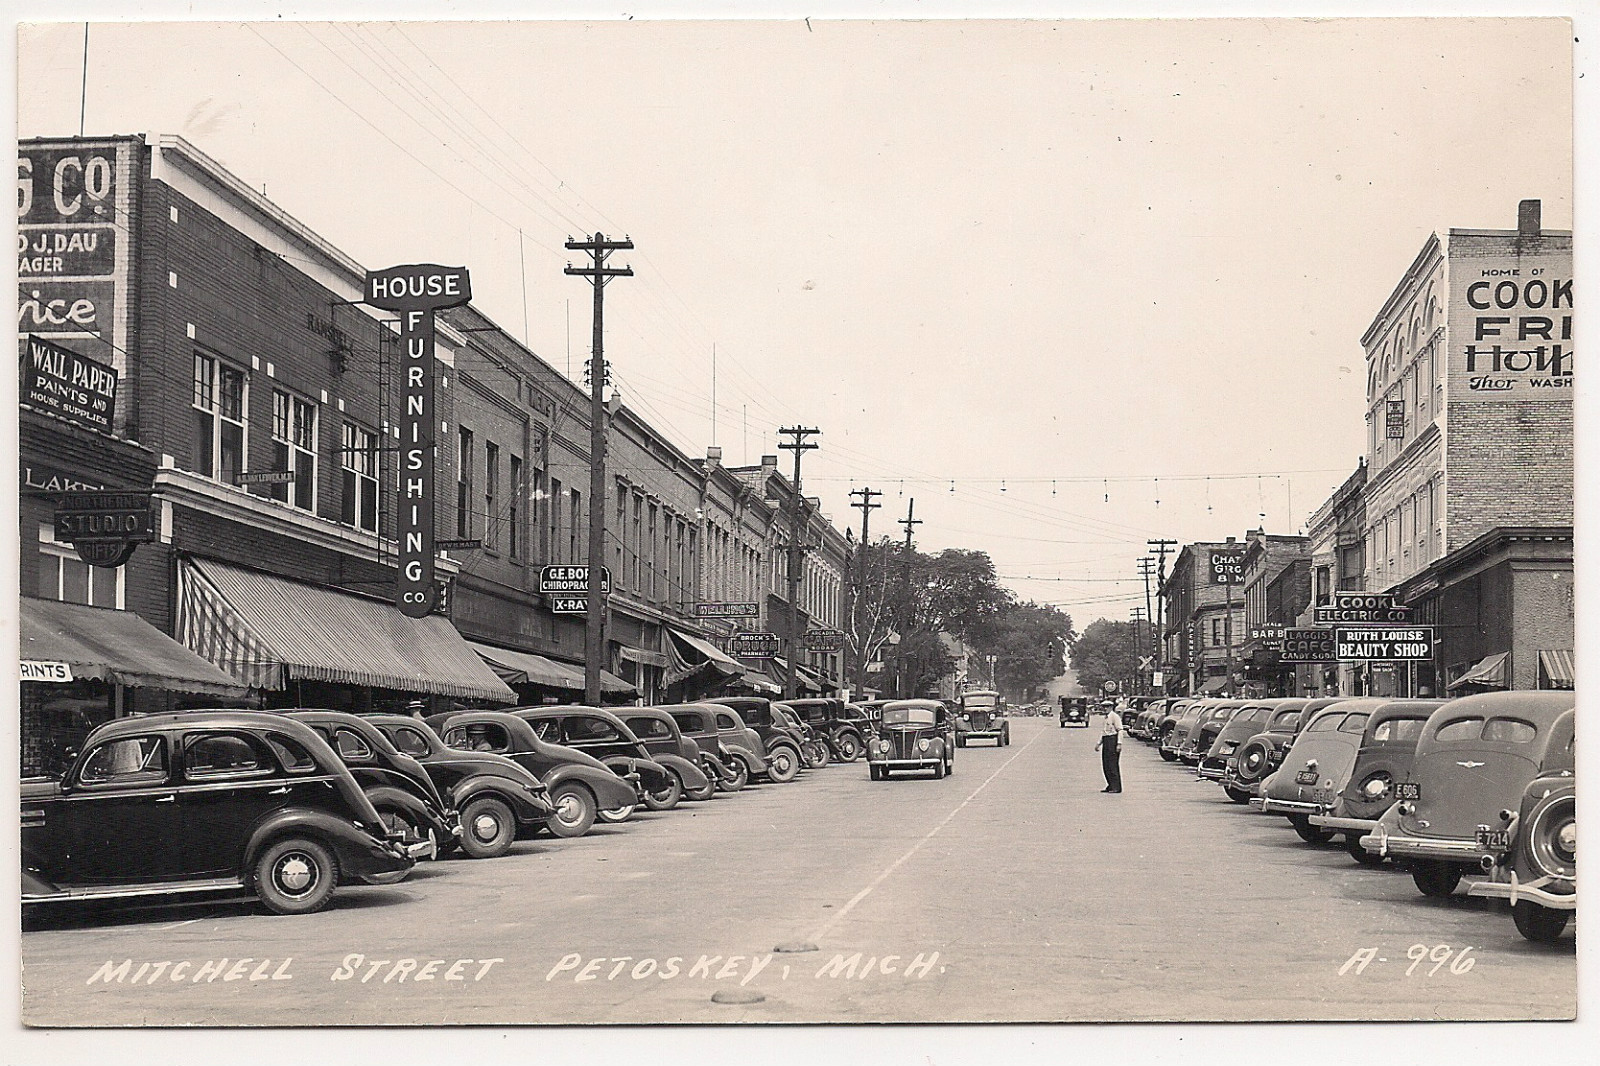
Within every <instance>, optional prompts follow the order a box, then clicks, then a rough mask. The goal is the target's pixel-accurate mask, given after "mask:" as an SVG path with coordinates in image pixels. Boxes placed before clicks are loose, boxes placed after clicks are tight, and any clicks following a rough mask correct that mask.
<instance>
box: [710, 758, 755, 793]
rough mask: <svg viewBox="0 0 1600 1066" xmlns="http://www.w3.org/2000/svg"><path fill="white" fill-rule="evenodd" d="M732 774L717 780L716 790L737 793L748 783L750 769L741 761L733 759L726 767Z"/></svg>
mask: <svg viewBox="0 0 1600 1066" xmlns="http://www.w3.org/2000/svg"><path fill="white" fill-rule="evenodd" d="M728 769H729V770H731V771H732V773H731V774H730V775H729V776H728V777H725V778H724V777H719V778H717V788H718V789H720V790H721V791H723V792H737V791H739V790H740V789H741V788H743V787H744V786H745V785H747V784H749V783H750V767H748V766H746V765H745V764H744V760H743V759H734V760H733V761H732V765H731V766H729V767H728Z"/></svg>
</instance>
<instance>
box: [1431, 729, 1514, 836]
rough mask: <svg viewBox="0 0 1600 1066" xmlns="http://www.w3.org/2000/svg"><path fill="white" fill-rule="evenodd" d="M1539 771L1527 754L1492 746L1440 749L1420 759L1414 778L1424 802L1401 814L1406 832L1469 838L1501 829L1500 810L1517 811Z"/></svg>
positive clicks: (1502, 823)
mask: <svg viewBox="0 0 1600 1066" xmlns="http://www.w3.org/2000/svg"><path fill="white" fill-rule="evenodd" d="M1463 763H1469V764H1470V763H1477V764H1479V765H1476V766H1472V765H1465V766H1464V765H1462V764H1463ZM1537 771H1538V767H1537V766H1536V764H1535V763H1534V761H1533V759H1532V758H1530V757H1529V754H1528V753H1526V752H1525V751H1507V750H1506V749H1505V748H1504V747H1495V746H1492V745H1482V746H1471V747H1469V746H1463V747H1451V748H1440V749H1435V750H1433V751H1430V752H1428V753H1427V754H1426V755H1420V756H1418V757H1417V760H1416V765H1415V768H1414V769H1413V771H1412V774H1411V780H1413V781H1416V782H1418V783H1420V785H1421V787H1422V798H1421V799H1419V800H1418V801H1417V804H1416V811H1415V813H1413V814H1411V815H1402V816H1401V819H1400V825H1401V828H1402V829H1403V830H1404V831H1405V832H1407V833H1411V834H1414V835H1416V836H1430V837H1449V838H1453V839H1465V840H1471V839H1473V838H1474V837H1475V836H1476V832H1477V827H1478V826H1479V825H1490V826H1494V827H1495V828H1500V827H1502V826H1503V825H1504V824H1505V823H1504V822H1503V821H1502V820H1501V818H1500V812H1501V811H1502V810H1513V811H1514V810H1516V809H1517V808H1518V805H1519V804H1520V803H1521V800H1522V792H1523V790H1524V789H1526V788H1527V787H1528V782H1529V781H1532V780H1533V778H1534V774H1535V773H1537ZM1424 822H1426V823H1427V824H1426V825H1424V824H1423V823H1424Z"/></svg>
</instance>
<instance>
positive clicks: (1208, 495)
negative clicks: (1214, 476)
mask: <svg viewBox="0 0 1600 1066" xmlns="http://www.w3.org/2000/svg"><path fill="white" fill-rule="evenodd" d="M1210 513H1211V479H1210V478H1206V514H1210Z"/></svg>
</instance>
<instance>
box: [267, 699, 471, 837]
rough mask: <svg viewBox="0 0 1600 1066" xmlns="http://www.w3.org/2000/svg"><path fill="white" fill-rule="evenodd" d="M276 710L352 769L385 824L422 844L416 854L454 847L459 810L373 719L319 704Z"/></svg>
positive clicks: (352, 773)
mask: <svg viewBox="0 0 1600 1066" xmlns="http://www.w3.org/2000/svg"><path fill="white" fill-rule="evenodd" d="M272 713H274V714H283V715H287V716H288V717H290V718H293V719H295V720H297V721H301V722H304V723H305V724H306V725H308V726H310V727H311V728H312V729H315V730H316V731H317V732H318V733H319V734H320V735H321V736H322V739H323V740H326V741H327V742H328V745H329V747H331V748H333V750H334V751H335V752H337V753H338V755H339V758H341V759H343V760H344V764H345V765H346V766H348V767H349V768H350V774H351V776H353V777H354V778H355V779H356V781H357V782H358V783H359V784H360V785H361V788H362V790H363V791H365V792H366V794H367V798H368V799H370V800H371V801H372V805H373V807H375V808H377V811H378V817H380V818H382V819H383V824H384V825H385V826H387V827H388V828H389V829H390V830H391V831H393V830H399V831H400V833H401V834H402V837H401V839H402V840H404V842H405V843H406V844H407V845H408V846H410V845H422V846H421V847H420V849H418V851H417V854H418V857H420V858H424V859H432V858H436V857H438V856H439V855H441V854H443V853H444V852H446V851H449V850H450V849H452V848H454V847H455V846H456V844H457V843H458V841H459V838H460V836H461V822H460V817H459V815H458V814H457V812H456V809H455V808H454V807H453V806H451V805H450V804H448V803H446V802H445V799H444V797H443V796H441V795H440V794H439V789H438V788H437V787H436V786H435V785H434V783H433V778H432V777H430V776H429V775H428V771H427V770H426V769H425V768H424V767H423V765H422V764H421V763H419V762H418V761H417V760H416V759H413V758H412V757H411V756H409V755H406V754H404V753H402V752H401V751H400V750H399V749H398V748H396V747H395V746H394V745H393V744H392V743H390V741H389V738H388V737H386V736H384V734H383V731H382V730H380V729H379V728H378V727H377V726H376V725H375V724H373V723H372V722H370V721H368V720H367V719H365V718H362V717H359V716H357V715H353V714H347V713H345V712H344V711H329V710H322V709H320V708H315V707H291V708H286V709H283V710H277V711H274V712H272Z"/></svg>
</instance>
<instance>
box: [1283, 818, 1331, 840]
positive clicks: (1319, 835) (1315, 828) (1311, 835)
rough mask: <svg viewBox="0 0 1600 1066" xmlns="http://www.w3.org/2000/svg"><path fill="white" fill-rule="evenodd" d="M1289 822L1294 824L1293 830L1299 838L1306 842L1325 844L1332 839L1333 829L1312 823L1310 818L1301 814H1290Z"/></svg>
mask: <svg viewBox="0 0 1600 1066" xmlns="http://www.w3.org/2000/svg"><path fill="white" fill-rule="evenodd" d="M1289 824H1290V825H1292V826H1294V831H1295V832H1296V833H1297V834H1299V836H1300V839H1301V840H1304V841H1305V842H1306V843H1307V844H1326V843H1327V842H1328V841H1330V840H1332V839H1333V830H1332V829H1328V828H1326V827H1324V826H1320V825H1312V824H1311V819H1310V818H1308V817H1307V816H1306V815H1303V814H1296V815H1291V816H1290V818H1289Z"/></svg>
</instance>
